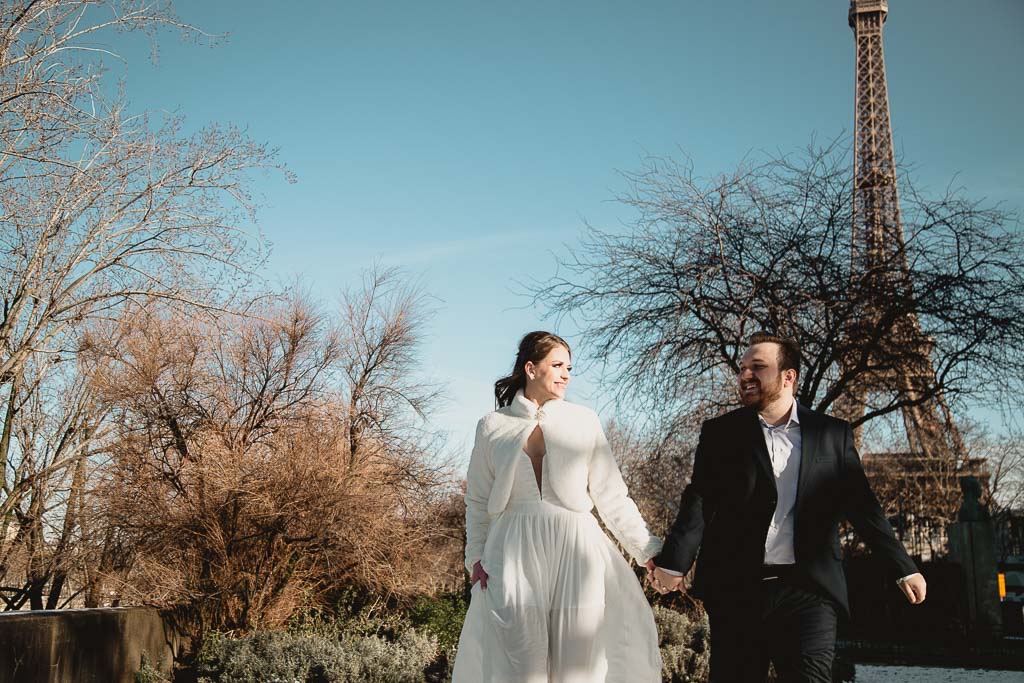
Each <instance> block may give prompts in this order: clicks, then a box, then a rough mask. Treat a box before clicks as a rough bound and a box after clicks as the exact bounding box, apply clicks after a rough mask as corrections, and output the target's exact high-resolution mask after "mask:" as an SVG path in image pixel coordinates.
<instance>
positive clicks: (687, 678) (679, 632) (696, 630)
mask: <svg viewBox="0 0 1024 683" xmlns="http://www.w3.org/2000/svg"><path fill="white" fill-rule="evenodd" d="M654 622H655V623H656V624H657V626H658V647H659V648H660V649H661V680H662V681H664V683H697V682H698V681H705V680H707V677H708V672H709V664H710V657H711V650H710V646H709V636H710V630H709V628H708V618H707V615H705V614H704V613H703V612H701V613H699V614H694V615H687V614H683V613H681V612H676V611H675V610H671V609H668V608H665V607H661V606H660V605H655V606H654Z"/></svg>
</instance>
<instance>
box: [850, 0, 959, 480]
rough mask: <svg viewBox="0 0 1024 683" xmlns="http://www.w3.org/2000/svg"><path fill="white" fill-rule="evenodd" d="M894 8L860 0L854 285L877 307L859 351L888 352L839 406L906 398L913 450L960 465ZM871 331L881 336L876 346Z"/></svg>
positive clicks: (859, 338) (854, 7)
mask: <svg viewBox="0 0 1024 683" xmlns="http://www.w3.org/2000/svg"><path fill="white" fill-rule="evenodd" d="M888 11H889V7H888V2H887V1H886V0H851V2H850V11H849V22H850V28H852V29H853V33H854V38H855V40H856V46H857V60H856V95H855V103H856V104H855V117H854V196H853V244H852V263H851V268H852V270H851V274H852V282H851V286H853V287H860V288H864V289H863V290H861V291H863V292H865V293H866V295H865V296H864V299H862V300H863V301H865V302H866V306H865V307H866V308H867V310H865V311H863V312H862V315H861V320H860V324H859V325H858V326H856V327H854V329H851V331H850V336H851V346H852V349H851V350H853V351H854V355H857V354H856V349H858V347H859V348H862V349H863V348H876V349H879V351H878V352H876V353H872V354H870V355H868V357H866V358H865V357H860V358H858V361H859V362H861V363H862V365H861V368H863V367H864V365H865V361H866V366H867V367H868V368H871V369H870V370H869V371H868V372H866V373H862V374H861V379H860V380H859V381H857V382H855V383H854V385H853V388H852V389H851V390H850V391H849V392H848V393H847V395H846V396H845V397H844V398H843V400H842V401H840V402H839V404H838V405H837V406H836V413H837V414H839V415H841V416H842V417H845V418H846V419H849V420H851V421H854V420H857V419H859V418H860V417H862V416H863V415H864V413H865V409H866V400H867V399H868V397H869V396H870V395H871V394H882V393H884V394H888V395H890V396H893V397H895V398H896V400H897V401H898V402H899V403H900V404H901V406H902V407H901V410H902V414H903V423H904V427H905V428H906V432H907V441H908V443H909V447H910V451H911V453H912V454H914V455H915V456H917V457H922V456H923V458H924V459H925V460H928V461H932V462H936V463H938V462H944V463H946V464H947V466H948V465H952V466H955V464H954V463H955V462H956V461H957V460H958V457H959V456H960V455H961V454H962V453H963V446H962V441H961V438H960V434H959V432H958V430H957V428H956V425H955V424H954V422H953V419H952V415H951V414H950V411H949V408H948V406H947V404H946V402H945V400H944V399H943V397H942V395H941V393H936V392H935V391H934V387H935V386H936V376H935V370H934V367H933V364H932V361H931V350H932V347H933V343H932V340H930V339H929V338H928V337H927V335H925V334H924V333H923V332H922V329H921V324H920V320H919V318H918V315H917V311H916V310H915V309H914V307H913V304H912V293H913V289H912V287H913V284H912V283H911V282H910V277H909V275H908V268H907V260H906V243H905V240H904V234H903V227H902V224H901V222H900V205H899V193H898V191H897V186H896V163H895V158H894V154H893V145H892V130H891V123H890V116H889V95H888V91H887V88H886V78H885V59H884V53H883V50H882V27H883V25H884V24H885V20H886V16H887V15H888ZM869 339H872V340H875V341H874V343H873V344H872V345H871V346H870V347H869V346H867V345H866V344H867V343H868V340H869ZM878 340H881V344H879V343H878ZM858 441H859V435H858Z"/></svg>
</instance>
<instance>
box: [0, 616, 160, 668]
mask: <svg viewBox="0 0 1024 683" xmlns="http://www.w3.org/2000/svg"><path fill="white" fill-rule="evenodd" d="M179 642H180V640H179V638H178V637H177V636H176V635H175V633H174V630H173V629H172V628H171V627H170V626H168V625H167V624H166V623H165V621H164V619H163V618H161V616H160V613H159V612H158V611H157V610H156V609H153V608H149V607H121V608H109V609H67V610H47V611H36V612H2V613H0V683H122V682H123V683H133V681H134V680H135V679H134V676H135V672H136V671H138V669H139V666H140V663H141V660H142V653H143V652H145V653H146V654H147V655H148V659H149V661H150V662H151V663H152V666H154V667H157V665H158V663H159V664H160V666H159V668H160V669H162V670H163V671H165V672H169V671H170V669H171V665H172V663H173V658H174V656H175V655H176V654H177V653H178V652H179V651H180V649H179Z"/></svg>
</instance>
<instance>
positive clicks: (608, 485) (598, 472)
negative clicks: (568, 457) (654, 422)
mask: <svg viewBox="0 0 1024 683" xmlns="http://www.w3.org/2000/svg"><path fill="white" fill-rule="evenodd" d="M594 423H595V424H594V430H595V432H596V433H595V439H594V452H593V454H592V455H591V458H590V472H589V482H588V483H589V487H590V497H591V499H593V501H594V505H595V506H596V507H597V513H598V514H599V515H600V516H601V521H602V522H604V525H605V526H606V527H608V530H609V531H611V532H612V535H613V536H615V538H616V540H618V542H619V543H621V544H622V546H623V547H624V548H625V549H626V552H628V553H629V554H630V556H632V558H633V559H634V560H635V561H636V563H637V564H644V563H646V562H647V560H649V559H650V558H652V557H654V556H655V555H657V554H658V553H659V552H661V539H659V538H658V537H657V536H653V535H651V532H650V531H649V530H648V529H647V523H646V522H644V518H643V517H642V516H641V515H640V510H639V509H638V508H637V506H636V503H634V502H633V499H632V498H630V497H629V491H628V490H627V489H626V482H624V481H623V480H622V473H621V472H619V466H618V464H616V462H615V458H614V457H613V456H612V449H611V446H610V445H609V444H608V439H607V438H606V437H605V434H604V430H603V429H602V428H601V422H600V420H599V419H598V418H597V416H595V417H594Z"/></svg>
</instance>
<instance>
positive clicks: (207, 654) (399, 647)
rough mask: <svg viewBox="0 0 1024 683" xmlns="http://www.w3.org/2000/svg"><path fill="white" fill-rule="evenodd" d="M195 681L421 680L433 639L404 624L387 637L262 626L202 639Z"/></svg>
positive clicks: (335, 682)
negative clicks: (263, 629)
mask: <svg viewBox="0 0 1024 683" xmlns="http://www.w3.org/2000/svg"><path fill="white" fill-rule="evenodd" d="M203 649H204V652H203V654H202V656H201V658H200V660H201V661H200V663H199V666H198V673H199V675H200V678H199V680H200V683H271V682H273V683H424V681H425V680H426V679H425V675H424V671H425V669H426V668H427V667H428V666H429V665H430V663H431V662H432V661H433V660H434V658H435V657H436V655H437V642H436V641H435V640H434V639H433V638H431V637H429V636H426V635H424V634H421V633H417V632H416V631H415V630H413V629H409V630H407V631H405V632H404V633H402V634H401V635H400V636H399V637H398V638H397V639H396V640H395V641H393V642H391V641H388V640H386V639H384V638H380V637H377V636H351V637H341V638H339V637H334V636H328V635H324V634H323V633H316V632H312V631H306V632H301V631H268V632H261V633H254V634H252V635H249V636H245V637H243V638H225V637H219V638H217V639H214V640H211V641H210V643H209V645H207V644H204V648H203Z"/></svg>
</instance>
